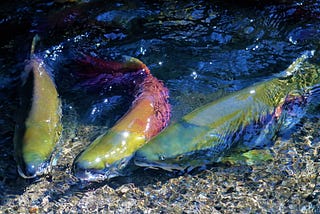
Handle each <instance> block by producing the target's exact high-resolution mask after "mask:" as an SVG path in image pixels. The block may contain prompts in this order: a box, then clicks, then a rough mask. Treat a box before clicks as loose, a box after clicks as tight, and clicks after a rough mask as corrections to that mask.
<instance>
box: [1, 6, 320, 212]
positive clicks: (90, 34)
mask: <svg viewBox="0 0 320 214" xmlns="http://www.w3.org/2000/svg"><path fill="white" fill-rule="evenodd" d="M1 4H3V6H2V7H1V14H2V16H1V20H0V28H1V32H4V33H3V39H2V40H1V42H0V44H1V49H0V52H1V58H0V62H1V70H0V112H1V114H0V115H1V117H0V128H1V129H0V196H1V197H0V205H1V207H0V212H8V213H11V212H28V211H29V212H36V211H38V212H89V211H90V212H92V211H96V212H98V211H102V210H108V211H112V212H116V213H120V212H125V211H126V212H128V211H129V212H152V213H154V212H157V213H158V212H165V213H167V212H175V213H183V212H186V213H188V212H222V213H232V212H235V211H238V212H243V213H248V212H261V213H265V212H267V211H269V212H270V213H276V212H279V211H280V212H293V213H294V212H302V213H312V212H314V213H317V212H320V205H319V204H318V201H319V198H320V176H319V172H320V166H319V165H320V164H319V163H320V160H319V154H320V138H319V132H318V130H319V127H320V121H319V116H320V115H319V112H320V111H319V99H320V98H319V94H316V95H314V96H313V97H312V100H313V101H312V104H311V105H310V106H309V107H308V110H307V114H306V115H305V116H304V117H303V118H302V120H301V122H300V123H299V124H298V125H296V126H295V127H294V128H293V129H292V130H289V131H288V132H287V133H285V134H283V136H279V137H278V139H277V140H276V141H275V145H274V146H273V148H272V151H273V154H274V160H273V161H272V162H271V163H265V164H262V165H258V166H223V165H222V166H210V167H209V168H208V169H206V170H196V171H194V172H191V173H189V174H175V173H168V172H164V171H156V170H143V169H137V170H136V171H135V172H134V173H133V175H131V176H128V177H123V178H117V179H113V180H111V181H110V182H105V183H101V184H93V185H91V186H89V187H81V186H79V185H78V184H77V183H76V179H75V178H74V177H73V176H72V174H71V163H72V160H73V159H74V158H75V156H76V155H77V154H78V153H79V151H81V150H82V149H83V148H84V147H85V145H86V144H88V143H89V142H90V140H92V139H94V137H96V136H98V135H99V134H101V133H103V132H104V131H105V130H107V129H108V128H109V127H110V126H112V124H114V123H115V121H116V120H117V119H119V117H121V115H122V114H123V113H124V112H126V110H127V109H128V108H129V106H130V102H131V100H132V98H131V97H128V96H125V95H124V94H120V95H119V94H114V93H110V94H108V93H106V91H103V90H102V91H101V93H97V94H93V93H91V92H89V91H84V90H80V89H79V88H77V87H74V86H75V82H74V80H73V78H72V76H71V75H70V70H74V69H77V67H74V66H72V63H73V60H75V59H77V58H79V57H81V53H86V54H91V55H97V56H99V57H101V58H111V59H113V58H117V57H118V56H120V55H129V56H133V57H136V58H139V59H140V60H141V61H143V62H144V63H145V64H146V65H147V66H148V67H149V68H150V70H151V72H152V73H153V74H154V76H156V77H157V78H159V79H161V80H162V81H164V83H165V85H166V86H167V87H168V88H169V91H170V103H171V104H172V121H175V120H178V119H179V118H180V117H181V116H182V115H184V114H186V113H188V112H190V111H191V110H193V109H195V108H196V107H199V106H201V105H203V104H205V103H208V102H210V101H213V100H215V99H217V98H219V97H221V96H224V95H226V94H228V93H230V92H233V91H236V90H239V89H242V88H244V87H246V86H248V85H251V84H253V83H256V82H258V81H261V80H263V79H266V78H270V77H271V76H272V75H274V74H277V73H279V72H281V71H282V70H284V69H285V68H286V67H287V66H288V65H290V64H291V62H292V61H293V60H294V59H295V58H297V57H299V56H300V55H301V53H302V52H303V51H305V50H319V44H320V30H319V29H320V2H319V1H299V2H295V1H286V3H283V4H282V3H274V4H271V3H269V4H267V3H262V1H246V4H240V5H239V4H235V3H234V2H232V1H212V2H206V1H200V2H197V4H195V3H194V2H188V3H182V2H174V1H164V2H162V3H158V2H150V1H148V3H147V2H144V1H133V2H132V1H128V2H126V1H118V2H117V3H106V2H101V1H92V2H89V3H54V2H50V1H46V2H45V3H43V2H41V3H40V2H38V1H34V3H33V4H28V3H27V2H23V1H17V2H12V3H1ZM35 33H38V34H39V35H40V36H41V38H42V39H41V42H40V44H39V45H38V47H37V52H38V54H39V55H40V56H42V57H43V58H44V59H45V62H46V63H47V64H48V65H49V66H50V67H51V68H52V74H53V75H54V76H55V79H56V80H55V81H56V84H57V87H58V89H59V93H60V95H61V99H62V103H63V115H64V117H63V126H64V132H63V142H64V145H63V147H61V148H59V151H60V152H59V156H58V157H57V159H56V162H57V163H56V166H54V167H53V172H52V176H47V177H44V178H40V179H39V180H38V181H26V180H24V179H22V178H20V177H19V176H18V174H17V172H16V164H15V162H14V157H13V145H12V136H13V130H14V120H15V119H14V117H15V111H16V109H17V106H18V99H17V96H18V93H17V91H18V89H17V88H18V86H19V84H20V78H19V76H20V74H21V72H22V71H23V68H24V63H25V60H26V59H28V57H29V49H30V44H31V41H32V37H33V36H34V34H35ZM315 59H316V60H315V63H317V64H319V57H316V58H315Z"/></svg>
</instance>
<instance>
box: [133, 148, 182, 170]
mask: <svg viewBox="0 0 320 214" xmlns="http://www.w3.org/2000/svg"><path fill="white" fill-rule="evenodd" d="M134 164H135V165H137V166H140V167H148V168H153V169H159V168H161V169H164V170H166V171H173V170H184V169H185V167H183V166H180V165H179V164H178V163H174V162H172V163H170V160H169V159H167V158H166V157H165V156H164V155H160V154H159V155H158V154H156V153H150V154H148V152H145V151H142V150H138V151H137V152H136V153H135V156H134Z"/></svg>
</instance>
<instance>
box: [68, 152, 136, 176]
mask: <svg viewBox="0 0 320 214" xmlns="http://www.w3.org/2000/svg"><path fill="white" fill-rule="evenodd" d="M130 159H131V156H129V157H125V158H123V159H121V160H119V161H116V162H114V163H112V164H110V165H107V164H104V163H103V162H102V161H101V162H100V163H99V164H98V165H100V166H101V165H102V166H103V167H97V165H96V163H95V164H93V163H92V162H89V161H86V160H83V159H81V160H79V159H77V160H76V161H75V162H74V164H73V172H74V174H75V176H76V177H77V178H79V179H80V180H81V181H88V182H91V181H96V182H99V181H104V180H110V179H111V178H114V177H118V176H122V175H123V174H124V173H123V169H124V168H125V166H126V165H127V164H128V162H129V161H130Z"/></svg>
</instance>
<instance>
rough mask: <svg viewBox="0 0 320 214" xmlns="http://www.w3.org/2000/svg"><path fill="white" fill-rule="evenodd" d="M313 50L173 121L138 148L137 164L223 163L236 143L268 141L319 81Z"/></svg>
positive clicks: (252, 145) (180, 166)
mask: <svg viewBox="0 0 320 214" xmlns="http://www.w3.org/2000/svg"><path fill="white" fill-rule="evenodd" d="M314 53H315V51H306V52H304V53H303V54H302V55H301V56H300V57H299V58H297V59H296V60H295V61H294V62H293V63H292V64H291V65H290V66H289V67H288V68H287V69H286V70H285V71H283V72H281V73H279V74H278V75H276V76H275V77H272V78H270V79H268V80H264V81H262V82H260V83H257V84H255V85H252V86H250V87H247V88H244V89H242V90H240V91H237V92H234V93H232V94H230V95H228V96H225V97H222V98H220V99H217V100H215V101H213V102H211V103H209V104H207V105H204V106H202V107H199V108H197V109H195V110H194V111H192V112H191V113H189V114H187V115H185V116H184V117H182V119H181V120H179V121H178V122H176V123H172V124H170V125H169V126H168V127H167V128H165V129H164V130H163V131H162V132H161V133H159V134H158V135H157V136H155V137H154V138H152V139H151V140H150V141H149V142H148V143H146V144H145V145H144V146H143V147H141V148H140V149H138V150H137V151H136V153H135V155H134V157H133V162H134V164H135V165H137V166H139V167H147V168H155V169H164V170H167V171H174V170H178V171H190V170H192V169H194V168H196V167H204V166H206V165H208V164H212V163H214V162H219V160H221V157H223V156H224V155H225V154H226V153H227V152H228V151H230V149H231V148H234V146H236V145H240V144H244V145H246V147H247V148H252V149H253V148H264V147H265V146H268V139H269V140H270V139H272V137H274V136H275V135H276V134H277V133H278V131H279V130H280V129H281V128H282V125H283V124H285V122H284V121H285V117H286V116H285V115H286V110H285V109H288V111H290V107H292V106H294V105H295V104H297V103H299V102H294V101H293V99H292V98H293V97H295V96H297V95H296V94H299V93H298V92H299V91H302V90H304V89H306V88H308V87H311V86H313V85H315V84H318V83H319V82H320V68H319V67H317V66H315V65H314V64H311V63H309V62H308V61H307V59H309V58H311V57H312V56H313V55H314ZM301 100H303V99H301ZM301 102H302V101H301ZM289 113H290V112H289ZM287 125H288V126H289V125H290V124H287ZM269 142H270V141H269Z"/></svg>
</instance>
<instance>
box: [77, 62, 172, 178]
mask: <svg viewBox="0 0 320 214" xmlns="http://www.w3.org/2000/svg"><path fill="white" fill-rule="evenodd" d="M113 65H115V63H113ZM99 67H100V68H101V67H106V68H107V67H110V66H101V65H100V66H99ZM113 67H114V66H113ZM124 68H125V69H124ZM137 69H138V70H140V71H141V72H144V73H145V75H143V76H144V79H143V80H142V82H141V83H140V84H138V83H136V86H135V100H134V101H133V104H132V106H131V107H130V109H129V111H128V112H127V113H126V114H125V115H124V116H123V117H122V118H121V119H120V120H119V121H118V122H117V123H116V124H115V126H113V127H112V128H111V129H110V130H108V131H107V132H106V133H105V134H103V135H101V136H100V137H98V138H97V139H96V140H94V142H93V143H91V144H90V145H89V146H88V147H87V148H86V149H85V150H84V151H83V152H82V153H81V154H80V155H79V156H78V157H77V158H76V159H75V161H74V167H73V169H74V172H75V175H76V176H77V177H78V178H80V179H81V180H85V181H99V180H105V179H110V178H112V177H115V176H118V175H121V174H122V171H123V170H124V169H125V167H126V165H127V163H128V161H129V160H130V159H131V157H132V155H133V154H134V152H135V151H136V150H137V149H138V148H140V147H141V146H142V145H144V144H145V143H146V142H147V141H148V140H149V139H150V138H151V137H153V136H155V135H156V134H158V133H159V132H160V131H161V130H162V129H163V128H164V127H165V126H166V125H167V123H168V121H169V116H170V106H169V103H168V100H167V99H168V90H167V88H165V87H164V85H163V83H162V82H160V81H159V80H157V79H156V78H155V77H153V76H152V75H151V74H150V71H149V69H148V68H147V67H146V66H145V65H144V64H143V63H142V62H141V61H139V60H137V59H134V58H127V61H125V62H124V63H123V66H119V65H118V64H117V66H116V67H114V69H111V70H110V68H109V69H107V70H110V72H112V73H117V72H120V73H124V74H126V75H128V74H129V73H130V72H132V73H136V71H137ZM110 72H109V73H110ZM111 81H112V80H110V81H109V82H111ZM91 82H96V81H91ZM87 83H88V82H87ZM117 83H118V84H119V83H120V81H117ZM105 84H108V83H105ZM126 84H129V83H126Z"/></svg>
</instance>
